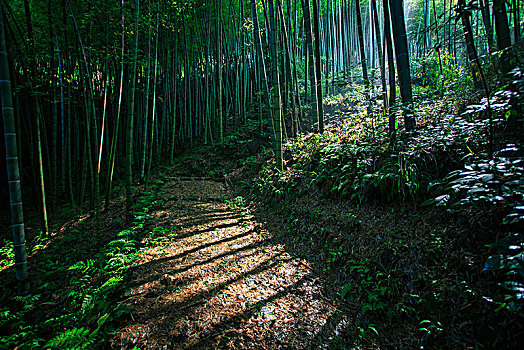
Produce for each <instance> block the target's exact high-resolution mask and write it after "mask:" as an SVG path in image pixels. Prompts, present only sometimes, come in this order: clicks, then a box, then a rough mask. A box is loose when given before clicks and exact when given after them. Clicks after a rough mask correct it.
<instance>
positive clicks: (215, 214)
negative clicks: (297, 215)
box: [113, 179, 351, 349]
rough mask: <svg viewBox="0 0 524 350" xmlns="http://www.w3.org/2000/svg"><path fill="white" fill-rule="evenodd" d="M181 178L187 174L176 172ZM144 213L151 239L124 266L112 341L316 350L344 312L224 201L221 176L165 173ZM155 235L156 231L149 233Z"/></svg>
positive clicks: (336, 338) (332, 337) (336, 334)
mask: <svg viewBox="0 0 524 350" xmlns="http://www.w3.org/2000/svg"><path fill="white" fill-rule="evenodd" d="M186 180H187V179H186ZM162 191H163V193H164V195H165V198H167V199H168V200H164V201H163V203H162V204H161V205H159V206H157V207H156V208H155V210H154V212H153V220H152V223H151V226H150V227H149V229H150V230H151V232H157V233H158V232H162V238H161V242H160V241H159V243H158V244H156V245H155V246H154V247H153V248H151V249H148V250H146V251H143V255H142V257H141V258H140V259H139V260H138V261H137V262H135V264H134V266H133V267H132V268H131V282H130V284H129V286H130V287H129V288H128V289H127V290H126V291H125V299H124V300H123V301H122V302H123V303H125V304H126V305H128V306H129V307H130V308H131V310H132V311H131V314H130V318H129V320H128V322H127V324H125V325H123V326H122V327H121V328H120V330H118V332H117V333H116V335H115V338H114V340H113V347H114V348H119V349H132V348H133V347H134V346H137V347H139V348H140V349H214V348H228V349H275V348H282V349H286V348H287V349H306V348H308V349H311V348H315V349H320V348H333V347H336V345H337V344H338V345H340V344H341V343H347V339H344V340H342V339H343V338H346V337H345V336H344V337H343V336H342V335H341V333H340V330H342V329H345V328H347V325H348V323H349V322H351V320H350V319H349V318H348V317H347V316H344V313H342V312H341V311H340V310H339V308H340V305H339V301H338V300H337V297H336V296H329V293H328V292H327V291H326V290H325V288H324V286H323V284H322V281H321V280H320V278H319V276H318V275H317V274H316V273H315V272H314V271H313V270H312V269H311V268H309V266H308V264H307V262H306V261H302V260H300V259H298V258H295V257H293V256H292V255H291V254H290V253H289V252H287V251H286V249H285V246H284V245H282V244H281V243H280V244H279V242H278V240H277V239H276V238H275V237H274V235H273V233H272V232H268V231H267V230H266V229H265V228H264V227H265V225H264V223H263V222H257V220H256V218H255V217H254V216H253V215H251V214H250V213H249V211H248V209H246V208H243V207H239V206H236V207H235V206H232V205H227V204H225V200H226V199H227V198H228V193H227V191H226V188H225V186H224V184H223V183H219V182H214V181H206V180H196V181H168V182H166V184H165V185H164V187H163V188H162ZM157 239H158V238H157Z"/></svg>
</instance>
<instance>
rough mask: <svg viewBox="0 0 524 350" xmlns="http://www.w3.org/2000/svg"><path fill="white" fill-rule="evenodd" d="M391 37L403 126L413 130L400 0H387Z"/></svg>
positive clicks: (405, 40)
mask: <svg viewBox="0 0 524 350" xmlns="http://www.w3.org/2000/svg"><path fill="white" fill-rule="evenodd" d="M389 7H390V9H391V22H392V27H393V38H394V41H395V57H396V61H397V74H398V81H399V85H400V97H401V98H402V103H403V104H404V126H405V128H406V131H413V130H414V129H415V126H416V122H415V117H414V116H413V113H412V111H411V104H412V102H413V91H412V87H411V73H410V71H409V52H408V40H407V36H406V24H405V22H404V8H403V1H402V0H389Z"/></svg>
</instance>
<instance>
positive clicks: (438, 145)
mask: <svg viewBox="0 0 524 350" xmlns="http://www.w3.org/2000/svg"><path fill="white" fill-rule="evenodd" d="M514 73H515V75H514V79H516V80H513V81H512V82H510V83H509V84H507V85H503V86H501V87H499V88H498V90H497V91H495V92H494V93H493V94H492V95H491V98H490V103H491V107H490V108H491V110H490V112H491V113H492V116H493V120H494V122H493V127H492V129H491V130H492V131H493V134H494V136H493V140H494V142H493V146H492V149H493V156H492V157H490V156H489V154H488V149H489V148H490V147H489V142H490V122H489V118H488V116H489V114H488V113H487V111H486V108H487V107H486V106H487V103H486V100H485V99H484V100H482V101H481V103H480V105H471V102H472V101H468V100H467V99H466V98H465V97H461V96H464V95H461V96H457V95H453V96H452V95H447V96H446V97H445V98H436V99H434V100H429V101H428V100H426V101H424V102H421V103H418V104H416V105H415V108H414V113H415V116H416V118H417V122H418V127H417V131H416V133H413V134H407V133H404V132H403V131H402V129H399V130H398V133H397V139H396V141H395V142H393V143H392V142H390V139H389V136H388V134H387V130H386V122H385V120H384V119H385V118H384V117H381V118H377V117H375V118H371V117H366V116H365V112H363V111H362V112H361V114H360V115H347V114H344V113H341V118H338V119H336V120H333V121H332V122H331V124H330V126H329V127H328V128H327V131H326V132H325V133H324V134H322V135H319V134H307V135H302V136H300V137H298V138H297V139H296V140H292V141H289V142H288V143H287V144H286V145H285V151H284V159H285V165H284V171H283V172H279V171H276V170H275V167H274V161H273V160H272V159H271V152H266V153H263V154H261V155H259V157H257V158H255V159H254V161H253V166H252V167H251V168H250V169H248V170H246V173H245V174H247V175H245V176H241V177H239V179H237V183H238V184H239V186H240V187H241V188H242V190H243V191H244V192H245V193H249V194H250V196H251V198H254V199H255V200H258V201H261V202H263V203H265V204H266V205H267V206H268V207H269V208H270V209H271V210H273V211H274V212H275V213H278V214H279V217H281V218H282V237H283V239H285V240H286V241H287V242H288V244H289V245H290V246H291V247H294V248H296V249H299V250H302V255H303V256H304V257H307V258H308V259H309V260H310V262H311V263H312V264H313V265H314V266H316V267H317V268H319V269H320V270H321V271H323V272H324V273H326V276H331V277H330V278H331V279H333V280H334V282H333V285H334V286H335V289H336V290H338V294H339V296H340V298H341V299H343V300H345V301H347V302H348V303H350V304H351V305H355V306H356V307H357V308H358V309H359V311H360V315H361V317H360V318H359V320H358V321H357V322H356V326H355V327H356V328H355V330H353V331H352V333H351V334H352V335H353V336H354V335H357V336H359V337H360V338H362V339H367V340H368V341H369V342H371V343H375V344H376V343H379V344H380V343H383V344H390V345H391V344H396V346H399V347H405V346H406V344H409V346H417V347H418V346H423V347H437V348H439V347H450V346H451V347H467V346H470V345H472V344H482V346H485V347H500V348H512V347H513V346H515V345H516V344H517V343H518V337H519V336H520V335H521V331H520V330H519V329H520V328H519V324H520V322H522V319H523V309H522V306H523V305H524V304H523V301H524V285H523V281H524V280H523V277H524V263H523V261H524V259H523V254H524V240H523V237H522V234H521V232H522V223H523V221H524V220H523V219H524V196H523V191H524V190H523V188H524V182H522V178H523V175H524V174H523V172H524V163H523V158H522V157H523V156H524V154H523V153H522V144H521V142H522V127H523V125H524V123H523V120H522V112H521V110H522V105H523V96H524V80H522V79H523V77H522V74H521V73H520V71H516V72H514ZM473 102H474V101H473ZM466 106H468V107H467V108H466ZM457 107H458V108H459V109H460V110H457V109H456V108H457ZM362 109H363V108H361V109H360V110H362ZM381 220H387V222H386V223H384V222H382V221H381ZM384 317H385V319H386V320H384ZM465 325H468V326H467V327H466V326H465ZM492 328H493V329H497V330H498V333H495V332H492V331H490V329H492ZM403 337H404V338H403ZM402 344H404V345H402Z"/></svg>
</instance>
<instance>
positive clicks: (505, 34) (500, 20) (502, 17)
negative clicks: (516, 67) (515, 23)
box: [493, 0, 511, 74]
mask: <svg viewBox="0 0 524 350" xmlns="http://www.w3.org/2000/svg"><path fill="white" fill-rule="evenodd" d="M493 16H494V17H495V32H496V33H497V48H498V49H499V50H501V51H503V52H502V56H501V57H500V64H501V70H502V74H507V73H508V72H509V71H510V61H509V52H508V50H509V47H510V46H511V36H510V34H509V25H508V15H507V12H506V1H505V0H493Z"/></svg>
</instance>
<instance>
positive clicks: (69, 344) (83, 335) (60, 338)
mask: <svg viewBox="0 0 524 350" xmlns="http://www.w3.org/2000/svg"><path fill="white" fill-rule="evenodd" d="M89 333H90V332H89V329H86V328H84V327H81V328H76V327H75V328H73V329H68V330H66V331H65V332H64V333H61V334H59V335H57V336H56V337H54V338H53V339H51V340H50V341H48V342H47V343H46V345H45V347H51V348H53V349H89V348H91V347H92V346H93V345H94V342H95V339H93V338H92V337H90V334H89Z"/></svg>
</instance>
